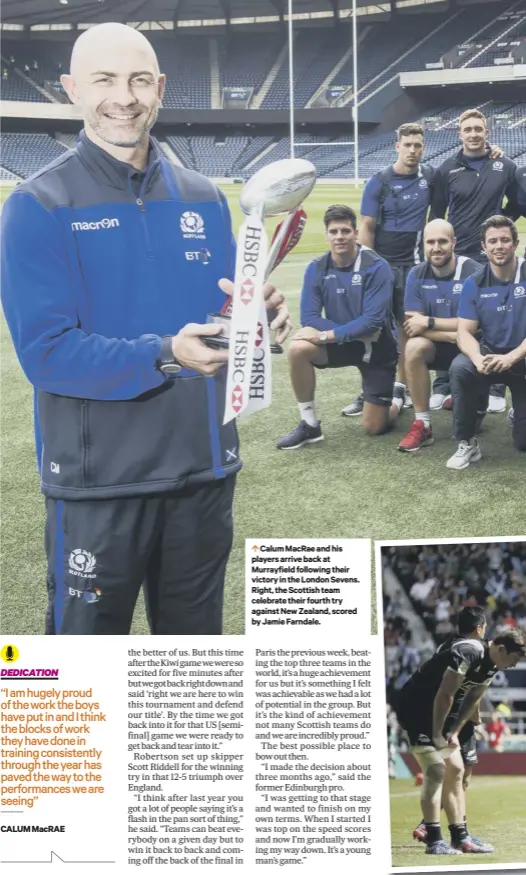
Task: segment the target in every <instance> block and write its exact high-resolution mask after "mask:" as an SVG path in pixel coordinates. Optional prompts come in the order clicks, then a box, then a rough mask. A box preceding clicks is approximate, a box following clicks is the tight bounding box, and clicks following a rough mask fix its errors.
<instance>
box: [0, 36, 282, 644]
mask: <svg viewBox="0 0 526 875" xmlns="http://www.w3.org/2000/svg"><path fill="white" fill-rule="evenodd" d="M61 81H62V84H63V86H64V88H65V90H66V92H67V93H68V95H69V97H70V99H71V101H72V102H73V103H74V104H76V105H77V106H79V107H80V108H81V110H82V116H83V119H84V130H83V131H82V132H81V134H80V136H79V139H78V143H77V146H76V148H75V149H74V150H71V151H69V152H67V153H65V154H64V155H63V156H61V157H60V158H59V159H57V160H56V161H54V162H52V163H51V164H49V165H48V166H47V167H45V168H44V169H43V170H41V171H39V173H38V174H36V176H34V177H32V178H30V179H28V180H26V181H24V182H22V183H21V184H20V185H19V186H18V187H17V189H16V191H15V192H14V193H13V194H12V195H11V196H10V197H9V198H8V200H7V202H6V204H5V206H4V209H3V215H2V221H3V246H2V257H3V282H2V301H3V306H4V311H5V315H6V319H7V322H8V324H9V328H10V331H11V335H12V338H13V342H14V345H15V348H16V352H17V355H18V358H19V360H20V363H21V365H22V368H23V370H24V372H25V374H26V376H27V377H28V379H29V380H30V382H31V383H32V384H33V386H34V388H35V396H36V405H35V410H36V422H35V425H36V435H37V454H38V459H39V466H40V474H41V486H42V491H43V493H44V495H45V497H46V513H47V520H46V551H47V559H48V573H47V589H48V610H47V617H46V633H47V634H57V635H59V634H61V635H86V634H94V635H101V634H103V635H111V634H113V635H122V634H128V633H129V630H130V625H131V621H132V616H133V611H134V607H135V603H136V600H137V596H138V593H139V590H140V588H141V584H142V583H143V582H144V586H145V595H146V606H147V614H148V619H149V623H150V630H151V632H152V634H158V635H162V634H163V635H174V634H181V635H215V634H220V633H221V631H222V605H223V587H224V577H225V568H226V564H227V560H228V556H229V553H230V548H231V543H232V500H233V492H234V483H235V479H236V476H235V475H236V473H237V471H238V470H239V468H240V465H241V463H240V460H239V454H238V438H237V433H236V427H235V423H230V424H229V425H227V426H223V424H222V421H223V411H224V405H225V387H226V368H225V367H224V366H225V364H226V362H227V359H228V353H227V351H225V350H218V349H212V348H210V347H209V346H207V345H205V343H203V341H202V340H201V337H202V336H206V335H214V334H217V333H220V332H221V331H222V328H221V326H218V325H207V324H206V321H207V314H208V313H214V312H216V311H218V310H219V309H221V306H222V304H223V303H224V300H225V298H224V291H227V292H229V291H231V289H232V283H231V279H232V275H233V270H234V249H235V247H234V241H233V237H232V229H231V220H230V213H229V209H228V205H227V202H226V199H225V197H224V195H223V194H222V193H221V192H220V191H219V190H218V189H217V187H216V186H215V185H214V184H213V183H212V182H211V181H210V180H208V179H206V178H205V177H203V176H201V175H200V174H199V173H195V172H194V171H191V170H186V169H184V168H182V167H178V166H175V165H173V164H172V163H171V162H170V161H169V159H168V158H167V157H166V156H165V155H164V153H163V151H162V150H161V149H160V147H159V145H158V144H157V143H156V142H155V140H153V139H152V138H151V137H150V135H149V131H150V129H151V127H152V125H153V124H154V122H155V120H156V118H157V114H158V111H159V107H160V104H161V98H162V95H163V91H164V87H165V76H164V74H162V73H160V71H159V66H158V63H157V58H156V56H155V53H154V51H153V48H152V46H151V45H150V43H149V42H148V40H147V39H146V38H145V37H144V36H143V35H142V34H141V33H139V32H138V31H136V30H134V29H133V28H130V27H126V26H125V25H122V24H111V23H109V24H102V25H97V26H95V27H93V28H90V29H89V30H87V31H85V32H84V33H83V34H82V36H80V37H79V39H78V40H77V42H76V43H75V47H74V49H73V54H72V58H71V68H70V72H69V74H67V75H64V76H62V80H61ZM265 297H266V303H267V307H268V308H269V309H270V308H275V307H277V308H278V310H279V312H278V314H277V316H276V317H275V320H274V322H273V325H272V327H274V328H275V329H278V337H277V339H278V341H280V340H281V341H282V340H283V339H284V337H285V336H286V333H287V331H288V320H287V311H286V308H285V307H284V304H283V296H281V295H280V294H279V293H278V292H276V290H275V289H274V288H273V287H272V286H266V288H265ZM28 584H31V585H32V584H33V581H32V580H31V581H28ZM35 631H36V630H35ZM238 631H242V630H241V629H239V630H238Z"/></svg>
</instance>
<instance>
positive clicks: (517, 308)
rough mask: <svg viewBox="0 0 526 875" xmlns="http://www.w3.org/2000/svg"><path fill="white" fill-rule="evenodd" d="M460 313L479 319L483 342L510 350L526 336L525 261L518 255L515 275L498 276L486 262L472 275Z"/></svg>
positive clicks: (493, 347) (462, 296) (467, 283)
mask: <svg viewBox="0 0 526 875" xmlns="http://www.w3.org/2000/svg"><path fill="white" fill-rule="evenodd" d="M458 315H459V316H460V317H461V318H462V319H472V320H473V321H476V322H478V324H479V327H480V329H481V331H482V335H483V338H484V342H485V343H486V344H487V345H488V346H489V347H490V349H492V350H493V351H494V352H496V353H506V352H510V351H511V350H512V349H516V348H517V347H518V346H520V344H521V343H523V342H524V340H526V262H525V260H524V258H517V269H516V271H515V276H514V277H513V278H512V279H511V280H509V281H508V282H502V280H499V279H497V277H495V275H494V274H493V271H492V270H491V265H489V264H488V265H486V266H485V267H483V268H482V270H481V271H479V273H476V274H475V275H474V276H472V277H469V279H467V280H466V282H465V284H464V289H463V291H462V294H461V296H460V304H459V308H458Z"/></svg>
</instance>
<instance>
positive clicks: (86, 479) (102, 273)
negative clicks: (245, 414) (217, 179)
mask: <svg viewBox="0 0 526 875" xmlns="http://www.w3.org/2000/svg"><path fill="white" fill-rule="evenodd" d="M137 176H138V175H137V171H136V170H135V169H134V168H133V167H131V166H130V165H128V164H124V163H123V162H121V161H117V160H116V159H115V158H113V157H112V156H110V155H109V154H108V153H107V152H105V151H104V150H103V149H100V148H99V147H98V146H96V145H95V144H94V143H92V142H91V141H90V140H89V139H88V138H87V137H86V135H85V134H84V133H82V134H81V136H80V138H79V142H78V145H77V147H76V149H74V150H71V151H69V152H67V153H66V154H65V155H63V156H61V157H60V158H58V159H57V160H56V161H54V162H52V163H51V164H50V165H48V166H47V167H45V168H44V169H43V170H41V171H40V172H39V173H37V174H36V175H35V176H34V177H32V178H30V179H28V180H26V181H25V182H23V183H21V184H20V185H19V186H17V188H16V190H15V191H14V192H13V193H12V194H11V196H10V197H9V198H8V200H7V202H6V204H5V205H4V209H3V211H2V226H3V227H2V242H3V245H2V271H3V275H2V303H3V307H4V312H5V315H6V319H7V322H8V325H9V328H10V331H11V335H12V338H13V342H14V346H15V349H16V352H17V355H18V358H19V361H20V363H21V365H22V368H23V370H24V372H25V374H26V376H27V378H28V379H29V380H30V382H31V383H32V384H33V386H34V387H35V390H36V393H37V404H36V408H37V411H38V414H37V421H36V433H37V453H38V457H39V460H40V463H41V464H40V468H41V480H42V490H43V492H44V493H45V494H46V495H49V496H51V497H53V498H64V499H88V498H89V499H91V498H99V497H100V498H107V497H115V496H120V495H136V494H143V493H148V492H160V491H164V490H172V489H177V488H182V487H184V486H186V485H187V484H188V483H193V482H201V481H205V480H210V479H215V478H218V477H219V478H221V477H225V476H226V475H228V474H233V473H235V472H236V471H237V470H239V467H240V462H239V458H238V439H237V433H236V429H235V425H234V423H231V424H229V425H228V426H223V425H222V418H223V410H224V401H225V382H226V370H225V369H221V371H220V372H219V374H218V375H217V376H216V377H215V378H210V377H208V378H207V377H202V376H201V375H199V374H197V373H196V372H193V371H189V370H186V369H185V370H183V371H181V372H180V373H179V374H177V375H176V376H175V378H173V379H169V378H167V377H166V376H165V375H163V374H162V373H161V372H160V371H159V370H158V369H157V367H156V365H157V363H158V359H159V355H160V347H161V337H162V336H163V335H168V334H176V333H177V332H178V331H179V330H180V329H181V328H182V327H183V326H184V325H186V324H187V323H189V322H197V323H205V322H206V319H207V314H208V313H212V312H216V311H217V310H219V309H220V308H221V306H222V304H223V302H224V300H225V297H224V294H223V292H222V291H221V290H220V289H219V288H218V286H217V282H218V280H219V279H220V278H221V277H225V276H226V277H228V278H232V275H233V270H234V242H233V237H232V229H231V221H230V214H229V210H228V206H227V204H226V200H225V198H224V196H222V194H221V193H220V192H219V190H218V189H217V188H216V186H215V185H214V184H213V183H212V182H210V181H209V180H208V179H206V178H205V177H203V176H201V174H199V173H196V172H194V171H192V170H186V169H184V168H181V167H176V166H175V165H173V164H172V163H171V162H170V161H169V160H168V159H167V157H166V156H165V155H164V153H163V152H162V151H161V149H160V148H159V146H158V145H157V144H156V143H155V141H153V140H152V141H151V148H150V156H149V163H148V167H147V168H146V172H145V173H144V174H143V175H139V176H140V181H139V189H138V191H136V190H134V185H135V183H136V180H137Z"/></svg>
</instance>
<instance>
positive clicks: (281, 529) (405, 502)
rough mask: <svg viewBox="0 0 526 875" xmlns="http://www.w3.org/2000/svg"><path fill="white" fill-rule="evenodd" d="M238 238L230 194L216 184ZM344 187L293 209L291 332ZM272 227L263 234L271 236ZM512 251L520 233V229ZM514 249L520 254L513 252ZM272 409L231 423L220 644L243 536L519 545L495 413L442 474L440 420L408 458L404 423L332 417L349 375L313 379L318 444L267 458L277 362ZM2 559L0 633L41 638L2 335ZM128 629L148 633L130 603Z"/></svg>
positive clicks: (17, 388) (22, 386)
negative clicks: (303, 220)
mask: <svg viewBox="0 0 526 875" xmlns="http://www.w3.org/2000/svg"><path fill="white" fill-rule="evenodd" d="M224 190H225V192H226V193H227V195H228V198H229V202H230V204H231V207H232V213H233V217H234V225H235V227H236V228H237V226H238V225H239V222H240V220H241V213H240V210H239V207H238V204H237V198H238V196H239V192H240V187H239V186H236V185H228V186H224ZM360 194H361V192H360V190H357V189H355V188H354V186H353V185H352V184H335V185H322V184H319V185H318V186H317V187H316V189H315V191H314V192H313V194H312V195H311V196H310V197H309V199H308V201H307V203H306V212H307V214H308V222H307V227H306V229H305V232H304V235H303V238H302V240H301V242H300V244H299V245H298V247H297V249H296V250H294V253H293V254H292V255H291V256H289V258H288V259H287V261H286V262H285V263H284V264H283V265H281V266H280V267H279V268H278V269H277V271H276V272H275V274H274V278H275V281H276V283H277V285H279V287H280V288H281V289H282V290H283V291H284V292H285V294H286V297H287V302H288V305H289V308H290V310H291V313H292V316H293V321H294V324H295V325H296V326H297V325H298V307H299V295H300V290H301V283H302V277H303V273H304V270H305V266H306V264H307V263H308V261H309V260H310V259H311V258H312V257H314V256H315V255H317V254H320V253H322V252H323V251H324V250H325V241H324V236H323V226H322V216H323V212H324V210H325V209H326V207H327V206H329V205H330V204H332V203H347V204H350V205H352V206H354V207H355V209H357V210H358V209H359V201H360ZM276 221H277V220H275V219H274V220H271V221H269V222H268V226H269V231H270V232H272V230H273V228H274V227H275V224H276ZM520 229H521V232H522V233H521V236H522V244H521V245H522V246H524V244H525V242H526V222H524V220H523V221H522V222H521V225H520ZM521 251H522V250H521ZM272 364H273V402H272V406H271V407H270V408H269V409H268V410H265V411H263V412H262V413H259V414H257V415H255V416H251V417H249V418H248V419H245V420H241V421H240V424H239V431H240V438H241V449H242V457H243V460H244V468H243V470H242V472H241V473H240V475H239V478H238V486H237V491H236V499H235V531H236V535H235V543H234V547H233V550H232V555H231V559H230V563H229V567H228V574H227V585H226V597H225V624H224V629H225V633H226V634H241V633H242V632H243V622H244V541H245V538H248V537H251V538H254V537H256V538H265V537H267V538H270V537H273V538H279V537H288V538H316V537H331V538H354V537H361V538H373V539H375V538H376V539H409V538H416V539H426V538H441V537H447V538H450V537H465V538H466V539H469V538H471V537H477V536H487V537H497V536H513V535H524V532H525V531H526V502H525V501H524V495H523V492H524V489H523V485H522V486H521V482H522V484H523V483H524V474H525V468H526V459H525V458H524V457H523V456H520V455H519V454H518V453H517V452H515V450H514V449H513V447H512V444H511V436H510V432H509V429H508V428H507V427H506V421H505V417H504V416H502V415H495V416H488V417H487V418H486V419H487V421H486V424H485V426H484V430H483V432H482V435H481V445H482V451H483V456H484V458H483V460H482V462H481V463H480V464H478V465H477V466H472V467H471V468H469V469H468V470H466V471H448V470H446V468H445V463H446V460H447V458H448V457H449V456H450V455H451V453H452V452H453V451H454V446H455V445H454V443H453V442H452V440H451V414H449V413H446V412H442V411H440V412H438V413H437V414H435V415H434V416H433V427H434V431H435V435H436V443H435V446H434V447H431V448H428V449H425V450H422V451H421V452H419V453H416V454H413V455H408V454H404V453H399V452H397V449H396V447H397V444H398V441H399V440H400V438H401V437H402V436H403V434H405V432H406V431H407V429H408V428H409V426H410V424H411V421H412V413H411V411H406V412H405V413H404V414H403V415H402V417H401V418H400V420H399V421H398V424H397V427H396V430H395V431H394V432H392V433H391V434H388V435H384V436H382V437H379V438H370V437H367V436H365V435H364V434H363V431H362V424H361V420H360V418H353V419H351V420H348V419H344V418H343V417H342V416H341V415H340V409H341V408H342V407H343V406H344V405H345V404H346V403H348V402H349V401H350V400H351V398H352V397H353V396H354V395H355V394H356V393H357V391H359V380H358V379H357V372H356V371H355V370H353V369H349V370H340V371H335V372H332V373H328V372H325V373H322V374H319V376H318V388H317V395H316V400H317V409H318V415H319V416H320V418H321V420H322V423H323V429H324V434H325V441H324V442H323V443H321V444H317V445H313V446H308V447H306V448H303V449H301V450H297V451H290V452H279V451H277V450H276V449H275V443H276V441H277V439H278V438H279V437H281V436H282V435H283V434H285V433H286V432H288V431H289V430H290V429H291V428H293V427H294V426H295V425H296V424H297V422H298V419H299V417H298V410H297V407H296V403H295V400H294V397H293V394H292V391H291V388H290V383H289V379H288V374H287V362H286V356H285V355H283V356H274V357H273V362H272ZM1 365H2V368H1V378H0V379H1V384H0V386H1V401H2V436H1V451H2V461H3V465H2V522H3V525H2V556H1V580H2V590H1V614H0V616H1V621H0V622H1V628H2V630H3V632H7V631H9V632H10V633H11V634H41V633H42V631H43V617H44V610H45V603H46V593H45V561H44V544H43V523H44V504H43V498H42V496H41V494H40V491H39V484H38V476H37V471H36V463H35V455H34V443H33V425H32V390H31V387H30V386H29V385H28V383H27V381H26V379H25V377H24V376H23V374H22V372H21V370H20V367H19V365H18V362H17V360H16V357H15V355H14V352H13V349H12V345H11V340H10V337H9V334H8V332H7V330H6V329H5V326H3V330H2V337H1ZM133 631H134V632H135V633H137V634H145V633H146V632H147V624H146V620H145V617H144V611H143V609H142V602H141V603H140V604H139V605H138V608H137V612H136V618H135V621H134V629H133Z"/></svg>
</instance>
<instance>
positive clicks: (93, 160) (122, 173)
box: [76, 130, 162, 191]
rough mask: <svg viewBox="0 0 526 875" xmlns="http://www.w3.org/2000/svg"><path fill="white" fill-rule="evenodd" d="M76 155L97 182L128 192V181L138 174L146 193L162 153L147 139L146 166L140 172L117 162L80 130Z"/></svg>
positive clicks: (156, 144) (158, 167)
mask: <svg viewBox="0 0 526 875" xmlns="http://www.w3.org/2000/svg"><path fill="white" fill-rule="evenodd" d="M76 152H77V155H78V157H79V159H80V161H81V162H82V164H83V165H84V166H85V167H86V169H87V170H88V171H89V172H90V173H92V174H93V175H95V176H96V177H97V179H98V180H99V182H104V183H106V184H107V185H110V186H112V187H113V188H118V189H121V190H122V189H125V190H126V191H129V190H130V180H131V179H132V178H133V177H134V176H135V175H136V174H138V175H139V176H142V177H143V179H144V183H145V190H146V191H148V190H149V189H150V188H151V186H152V184H153V181H154V179H155V177H156V176H157V173H158V172H159V169H160V163H161V157H162V151H161V148H160V146H159V144H158V143H157V142H156V140H154V139H153V137H150V138H149V151H148V164H147V166H146V168H145V170H144V172H141V171H140V170H137V168H136V167H133V166H132V165H131V164H127V163H126V162H125V161H119V160H118V159H117V158H114V157H113V155H110V154H109V152H106V151H105V150H104V149H101V148H100V146H97V145H96V144H95V143H94V142H93V141H92V140H90V139H89V137H88V136H87V135H86V132H85V131H84V130H82V131H81V132H80V134H79V137H78V140H77V146H76Z"/></svg>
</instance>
